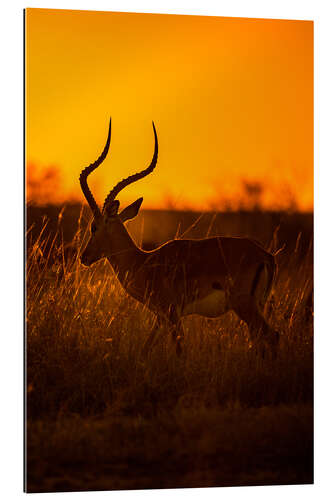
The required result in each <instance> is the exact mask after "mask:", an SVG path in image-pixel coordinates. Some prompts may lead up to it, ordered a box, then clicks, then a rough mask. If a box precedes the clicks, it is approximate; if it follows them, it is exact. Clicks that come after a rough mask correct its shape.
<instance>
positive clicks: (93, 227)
mask: <svg viewBox="0 0 333 500" xmlns="http://www.w3.org/2000/svg"><path fill="white" fill-rule="evenodd" d="M96 229H97V227H96V224H94V223H92V224H91V227H90V230H91V233H92V234H94V233H96Z"/></svg>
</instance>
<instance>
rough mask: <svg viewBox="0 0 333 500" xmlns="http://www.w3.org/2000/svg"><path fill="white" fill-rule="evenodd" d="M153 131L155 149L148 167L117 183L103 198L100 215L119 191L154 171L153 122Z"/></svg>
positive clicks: (156, 147) (155, 151)
mask: <svg viewBox="0 0 333 500" xmlns="http://www.w3.org/2000/svg"><path fill="white" fill-rule="evenodd" d="M153 130H154V137H155V149H154V155H153V159H152V161H151V163H150V165H149V167H147V168H145V169H144V170H142V171H141V172H138V173H137V174H133V175H130V176H129V177H126V179H123V180H122V181H120V182H118V184H116V186H115V187H114V188H113V189H111V191H110V192H109V194H108V195H107V197H106V198H105V201H104V205H103V210H102V213H104V211H105V209H106V208H107V206H108V205H109V204H110V203H112V201H114V199H115V198H116V196H117V195H118V194H119V193H120V191H122V190H123V189H124V188H125V187H126V186H129V185H130V184H132V183H133V182H136V181H138V180H139V179H142V178H143V177H146V175H148V174H150V173H151V172H152V171H153V170H154V168H155V167H156V163H157V156H158V141H157V134H156V129H155V125H154V122H153Z"/></svg>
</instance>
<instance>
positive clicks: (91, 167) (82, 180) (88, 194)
mask: <svg viewBox="0 0 333 500" xmlns="http://www.w3.org/2000/svg"><path fill="white" fill-rule="evenodd" d="M110 139H111V118H110V123H109V133H108V137H107V140H106V144H105V147H104V149H103V152H102V154H101V155H100V157H99V158H98V159H97V160H96V161H95V162H94V163H91V164H90V165H89V166H88V167H85V168H84V169H83V170H82V172H81V174H80V185H81V189H82V192H83V194H84V196H85V198H86V200H87V202H88V204H89V206H90V208H91V210H92V213H93V214H94V217H96V218H99V217H101V212H100V209H99V208H98V205H97V203H96V201H95V199H94V197H93V194H92V192H91V191H90V189H89V186H88V183H87V177H88V175H90V174H91V172H93V171H94V170H95V169H96V168H97V167H98V166H99V165H100V164H101V163H102V162H103V161H104V160H105V157H106V155H107V154H108V151H109V147H110Z"/></svg>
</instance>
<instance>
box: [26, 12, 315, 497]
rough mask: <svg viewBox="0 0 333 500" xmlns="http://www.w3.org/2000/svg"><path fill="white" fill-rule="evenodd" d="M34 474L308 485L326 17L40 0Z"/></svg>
mask: <svg viewBox="0 0 333 500" xmlns="http://www.w3.org/2000/svg"><path fill="white" fill-rule="evenodd" d="M24 17H25V19H24V24H25V181H26V184H25V201H26V212H25V235H26V236H25V249H26V255H25V264H26V270H25V283H26V293H25V314H26V317H25V348H26V349H25V490H26V491H27V492H69V491H96V490H135V489H160V488H199V487H200V488H203V487H225V486H229V487H230V486H272V485H291V484H311V483H312V482H313V22H312V21H293V20H274V19H247V18H224V17H208V16H206V17H204V16H202V17H199V16H180V15H159V14H134V13H133V14H131V13H118V12H94V11H73V10H51V9H30V8H29V9H26V11H25V13H24Z"/></svg>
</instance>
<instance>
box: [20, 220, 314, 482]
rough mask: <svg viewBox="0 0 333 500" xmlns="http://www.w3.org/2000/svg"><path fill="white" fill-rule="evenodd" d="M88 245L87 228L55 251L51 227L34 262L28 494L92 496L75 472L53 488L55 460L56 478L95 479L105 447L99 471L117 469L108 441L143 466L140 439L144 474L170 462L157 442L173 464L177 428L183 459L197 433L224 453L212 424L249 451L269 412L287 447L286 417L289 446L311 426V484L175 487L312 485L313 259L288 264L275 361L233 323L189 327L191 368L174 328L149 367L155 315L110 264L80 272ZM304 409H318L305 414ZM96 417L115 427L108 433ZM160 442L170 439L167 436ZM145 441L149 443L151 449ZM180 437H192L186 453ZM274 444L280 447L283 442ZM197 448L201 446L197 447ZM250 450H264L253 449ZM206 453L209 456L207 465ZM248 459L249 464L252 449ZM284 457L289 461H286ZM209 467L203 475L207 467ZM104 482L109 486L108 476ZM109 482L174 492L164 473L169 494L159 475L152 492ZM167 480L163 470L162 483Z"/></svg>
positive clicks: (204, 444) (195, 320) (270, 310)
mask: <svg viewBox="0 0 333 500" xmlns="http://www.w3.org/2000/svg"><path fill="white" fill-rule="evenodd" d="M82 234H83V232H82V228H81V221H79V224H78V231H77V233H76V235H75V236H74V239H73V241H72V242H71V244H70V245H65V244H64V243H63V241H62V240H61V232H60V230H59V232H58V234H57V235H56V236H55V237H54V239H53V241H50V239H49V238H50V237H49V236H47V224H46V225H45V227H44V228H43V229H42V231H41V233H40V235H39V237H38V238H37V239H36V241H35V242H33V244H32V245H30V246H29V249H28V253H27V262H26V263H27V288H26V293H27V296H26V315H27V329H26V341H27V416H28V435H27V438H28V441H27V442H28V489H29V488H30V491H56V490H67V489H85V487H84V483H82V484H81V483H80V481H81V480H80V477H81V476H80V474H78V475H77V479H76V482H75V481H74V482H73V481H72V479H73V471H72V474H71V478H72V479H70V480H64V479H63V469H62V471H61V473H59V474H60V476H61V478H62V479H61V480H59V477H58V482H56V483H52V481H51V482H50V472H47V470H46V469H45V467H44V466H45V463H44V462H43V460H44V461H45V460H46V461H51V462H52V463H53V464H54V465H55V467H56V466H57V465H59V464H60V463H62V460H63V457H64V456H67V462H68V461H69V462H70V463H71V464H72V465H73V463H75V464H77V463H81V469H82V470H85V467H88V465H89V464H90V465H89V467H91V468H92V469H94V466H93V465H92V462H93V460H92V461H91V458H89V457H90V453H91V450H95V455H96V453H97V451H96V447H98V446H100V448H98V449H99V452H98V453H99V455H101V456H102V458H100V459H99V460H101V461H103V463H105V461H109V462H110V460H111V458H110V453H111V450H109V451H108V452H106V450H105V449H104V447H103V433H104V435H105V439H106V442H108V440H109V445H111V444H112V443H113V444H112V446H113V448H112V453H111V454H112V460H111V462H112V463H114V461H115V460H116V458H115V457H117V456H118V459H119V460H120V462H121V461H122V460H125V461H127V462H128V460H129V458H128V456H127V455H126V452H124V448H125V449H127V452H128V453H129V455H130V457H132V458H131V459H132V460H133V456H132V455H131V453H132V451H133V450H132V448H131V446H132V445H130V444H129V443H130V441H131V439H134V437H133V436H135V439H134V442H135V446H134V451H133V453H134V456H135V457H136V458H135V459H134V463H135V464H136V465H135V466H134V465H133V467H134V469H135V468H137V465H138V463H140V460H139V459H138V455H140V453H141V455H140V456H141V460H142V456H143V457H144V459H145V460H146V462H145V463H148V462H149V460H151V456H150V455H151V454H153V455H154V457H155V461H156V460H158V457H157V456H160V455H159V453H158V451H157V450H155V448H154V452H153V451H152V448H151V445H149V446H148V444H147V442H148V441H147V442H146V440H147V439H148V437H149V436H155V437H154V439H156V442H160V441H161V440H162V441H163V439H165V441H163V442H162V441H161V442H160V444H159V446H160V454H162V455H163V453H166V450H165V445H166V443H168V446H167V448H168V449H169V447H170V443H171V441H170V439H171V438H170V436H172V435H173V431H172V429H173V428H176V429H178V434H177V432H176V434H177V436H178V437H177V438H175V441H174V448H172V450H173V451H172V453H175V454H176V455H177V459H179V454H181V450H182V449H183V448H185V449H187V450H188V452H189V450H190V449H192V447H193V446H194V444H193V436H192V437H191V430H190V429H191V425H194V428H195V429H197V430H196V431H195V432H198V429H201V432H202V433H203V436H204V437H202V439H201V438H200V439H201V441H200V444H199V445H198V446H199V448H198V449H200V450H206V451H207V449H211V448H212V447H213V448H214V433H211V431H209V430H207V429H206V425H208V426H209V425H212V429H215V430H214V432H215V435H216V436H217V437H218V436H220V437H221V439H222V437H223V439H224V440H225V439H227V443H228V446H231V447H233V446H234V445H235V446H236V443H237V446H240V443H239V438H236V437H235V436H236V434H237V429H239V432H240V435H242V436H243V438H244V439H245V441H246V442H247V441H248V440H249V437H248V436H247V431H248V428H247V425H245V421H246V418H245V417H244V415H248V417H247V418H253V415H254V413H253V411H255V409H259V408H270V410H269V413H268V414H269V415H271V417H270V419H268V420H269V425H271V426H272V429H273V428H275V431H274V432H275V434H274V432H273V430H272V432H273V434H274V435H275V436H277V435H279V436H280V437H279V438H278V439H281V435H283V428H282V429H279V432H278V434H276V428H277V426H278V417H277V415H280V416H281V415H282V417H281V422H283V421H284V419H285V420H286V423H285V429H286V436H288V438H287V437H286V436H285V439H286V440H287V441H288V439H289V438H290V439H292V440H295V435H294V427H293V425H292V424H291V423H290V422H292V421H293V419H295V418H299V419H300V420H298V422H299V423H300V425H301V426H302V425H303V424H304V422H305V421H306V424H304V425H305V426H306V429H305V430H304V429H303V431H304V432H303V431H302V432H303V438H302V439H303V444H304V443H306V446H307V453H308V455H307V457H308V458H307V466H306V471H307V472H306V473H305V472H304V467H303V468H302V467H301V470H302V474H303V475H302V474H301V473H300V472H299V473H298V475H297V474H296V473H295V474H296V475H295V474H294V476H295V477H294V476H292V478H290V477H289V476H288V479H287V476H285V478H284V479H283V478H282V477H280V476H279V477H280V479H279V480H278V479H277V476H276V475H275V476H274V478H271V479H269V475H268V476H267V474H266V475H264V476H263V477H262V478H261V479H262V481H263V482H261V479H260V477H259V476H258V475H257V480H255V479H253V478H252V479H251V480H250V479H249V478H248V479H247V480H246V478H245V479H244V474H243V472H242V473H240V474H239V478H238V479H239V480H237V477H238V476H237V477H236V476H235V475H234V474H231V476H230V474H229V476H228V474H227V475H226V476H225V480H224V481H223V478H221V476H220V475H219V474H217V477H216V474H215V475H214V474H213V476H214V477H213V476H212V477H211V480H207V481H205V480H204V477H203V476H202V475H201V476H200V480H199V479H198V477H197V476H196V477H197V480H196V481H195V480H194V479H193V478H192V479H188V481H187V483H186V481H184V477H183V478H182V480H181V481H180V479H178V480H177V479H176V476H175V475H174V476H171V478H170V481H169V483H167V484H168V485H169V487H170V485H171V486H177V485H178V486H179V485H182V486H193V485H194V486H195V485H219V484H229V483H230V484H231V483H235V484H255V483H256V481H257V484H263V483H265V484H271V483H273V484H276V481H278V482H279V481H280V482H284V481H287V482H288V481H289V482H298V481H303V482H311V480H312V479H311V471H310V469H311V466H309V463H310V462H311V459H310V458H309V456H310V455H311V451H310V455H309V450H310V449H311V442H312V434H311V428H312V427H311V423H310V422H311V414H312V412H311V407H312V401H313V335H312V312H311V307H310V306H309V301H308V297H309V294H310V292H311V286H312V262H311V257H310V254H309V255H307V256H306V257H305V258H303V259H302V260H301V261H300V260H299V258H298V255H297V249H296V250H295V252H294V254H293V255H290V256H289V257H288V259H287V265H285V266H284V268H282V269H281V272H280V279H279V280H278V282H277V283H276V285H275V288H274V289H273V293H272V296H271V299H270V302H269V304H268V306H267V310H266V315H267V316H268V320H269V321H270V322H271V323H272V324H273V325H274V327H275V329H277V330H279V331H280V333H281V342H280V346H279V351H278V355H277V358H276V359H275V360H273V359H271V358H269V357H266V358H262V356H261V355H260V354H258V352H257V350H256V346H255V345H252V344H251V342H250V340H249V337H248V331H247V327H246V325H245V324H243V323H241V322H240V321H239V319H238V318H237V317H236V316H235V315H234V314H233V313H228V314H227V315H226V316H224V317H222V318H220V319H217V320H208V319H204V318H200V317H196V316H191V317H188V318H186V319H185V320H184V328H185V341H184V344H185V352H184V355H183V356H182V357H180V358H178V357H177V355H176V352H175V347H174V345H173V343H172V339H171V335H170V334H169V332H168V331H165V330H163V329H161V331H160V332H159V339H158V342H157V343H156V345H155V346H154V347H153V349H152V350H151V352H150V353H149V354H148V355H146V356H144V355H143V354H142V346H143V344H144V342H145V340H146V337H147V336H148V334H149V331H150V329H151V328H152V326H153V321H154V317H153V314H152V313H151V312H149V311H148V310H147V309H146V308H145V307H144V306H143V305H142V304H139V303H137V302H135V301H134V300H133V299H131V298H130V297H129V296H127V294H126V293H125V291H124V290H123V289H122V288H121V286H120V285H119V283H118V281H117V279H116V277H115V276H114V274H113V271H112V269H111V267H110V265H109V264H108V262H106V261H100V262H98V263H96V264H95V265H93V266H92V267H90V268H85V267H83V266H82V265H81V264H80V260H79V254H80V249H81V247H82V244H83V240H84V236H82ZM281 408H290V411H289V413H288V411H287V413H286V410H281ZM304 408H305V409H306V410H304V412H303V413H302V409H304ZM257 411H259V410H257ZM260 411H261V413H260V415H261V416H262V418H263V420H260V419H259V420H258V422H257V423H256V424H255V425H254V424H253V425H254V428H255V429H256V431H254V430H253V429H252V431H251V432H257V433H258V432H259V438H258V439H259V441H260V440H261V439H263V437H262V430H260V425H261V424H260V422H261V423H262V422H263V421H265V422H266V420H267V413H262V410H260ZM267 411H268V410H267ZM228 412H229V413H228ZM230 412H231V413H230ZM251 412H252V413H251ZM281 412H282V413H281ZM251 415H252V417H251ZM258 415H259V414H258ZM263 415H264V416H263ZM286 415H287V416H288V417H286ZM96 418H97V419H101V420H100V421H101V422H103V423H102V424H99V425H97V424H96V420H94V419H96ZM191 418H192V420H191ZM244 418H245V421H244ZM302 418H303V420H302ZM304 418H305V420H304ZM309 418H310V420H309ZM92 419H93V420H92ZM105 419H106V420H105ZM265 419H266V420H265ZM191 421H192V424H191ZM231 421H232V422H233V423H232V425H231ZM59 422H61V424H60V425H59ZM84 422H85V424H83V423H84ZM93 422H95V423H93ZM119 422H123V424H120V423H119ZM172 422H174V424H172ZM175 422H176V423H175ZM222 422H223V426H226V425H227V428H228V429H229V431H230V430H232V432H231V435H232V436H233V437H230V432H229V431H228V432H229V433H228V432H227V431H226V430H224V431H223V432H222V431H221V425H222ZM237 422H238V424H237ZM302 422H303V424H302ZM210 423H211V424H210ZM266 423H267V422H266ZM257 424H258V425H257ZM237 425H238V427H237ZM85 426H86V427H85ZM112 426H116V428H118V427H119V426H120V427H121V430H120V431H119V432H120V436H121V437H120V436H119V440H120V441H119V442H118V441H117V440H116V444H115V443H114V442H113V441H114V439H115V438H112V439H111V438H110V436H109V431H108V430H107V429H109V428H114V427H112ZM88 428H89V432H88V431H87V429H88ZM223 428H224V427H223ZM84 429H86V430H84ZM158 429H160V431H158ZM179 429H181V430H179ZM204 429H205V431H204ZM291 429H293V431H291ZM299 430H300V427H299ZM159 432H160V436H164V438H163V439H162V438H161V437H160V438H157V437H156V435H158V434H159ZM221 432H222V434H221ZM264 434H265V432H264ZM266 434H267V433H266ZM139 435H142V441H140V438H139V437H138V436H139ZM52 436H53V437H52ZM107 436H109V437H107ZM166 436H168V438H166ZM180 436H183V438H184V436H185V438H184V439H185V444H184V442H183V441H182V439H181V438H180ZM245 436H247V437H246V438H245ZM51 438H52V439H53V441H52V439H51ZM266 438H267V436H266ZM266 438H265V439H266ZM45 439H46V442H48V445H46V444H45ZM50 439H51V441H50ZM110 439H111V441H110ZM47 440H49V441H47ZM85 440H86V441H85ZM186 440H187V441H186ZM272 440H273V441H272V443H273V442H274V438H273V437H272ZM50 442H51V443H52V445H51V444H50ZM194 442H196V443H197V444H198V442H197V440H196V438H195V439H194ZM251 442H252V441H251ZM293 442H294V441H293ZM97 443H99V444H98V446H97ZM140 443H141V445H140ZM186 443H187V444H186ZM190 443H191V444H190ZM233 443H234V444H233ZM297 443H298V446H300V448H299V449H298V452H296V455H297V453H298V455H297V456H298V457H299V462H297V463H298V464H302V457H303V455H304V453H305V451H304V449H303V448H302V445H301V443H300V442H298V441H297ZM289 444H290V443H289ZM248 446H250V447H251V446H252V447H253V443H252V444H249V445H248ZM286 446H287V445H286ZM293 446H294V447H295V443H294V445H293ZM304 446H305V444H304ZM126 447H127V448H126ZM78 449H80V450H85V452H84V453H86V455H87V457H88V458H87V460H86V461H84V460H83V462H82V460H81V459H82V457H81V459H80V460H79V458H78V451H77V450H78ZM251 449H252V448H251ZM295 449H297V446H296V448H295ZM52 450H53V451H52ZM55 450H56V451H55ZM129 450H132V451H129ZM149 450H150V451H149ZM206 451H203V452H202V453H203V455H205V453H206ZM243 451H244V450H243ZM192 452H193V450H192ZM271 452H272V450H271ZM98 453H97V454H98ZM124 453H125V458H124ZM149 453H150V455H149ZM169 453H170V450H169ZM221 453H222V451H221ZM237 453H238V455H237V456H238V460H240V456H241V454H242V453H241V451H240V449H239V450H238V452H237ZM244 453H245V455H244V456H245V457H246V456H247V455H246V452H244ZM249 453H250V452H249ZM117 454H118V455H117ZM273 454H274V453H273ZM99 455H98V456H99ZM287 455H288V454H287ZM149 456H150V458H149ZM200 456H201V455H200ZM282 456H285V455H283V453H282ZM43 457H44V458H43ZM288 457H289V455H288ZM160 459H161V456H160ZM147 460H148V462H147ZM285 460H286V459H285ZM309 460H310V462H309ZM287 461H288V460H287ZM296 461H297V460H296ZM127 462H126V463H127ZM245 462H246V460H245ZM43 463H44V466H43V465H42V464H43ZM237 463H238V461H237ZM29 464H30V465H29ZM243 465H244V464H243ZM67 466H68V463H67ZM29 467H30V468H29ZM43 467H44V468H43ZM89 467H88V468H89ZM191 467H193V464H192V465H191ZM200 467H201V469H202V467H203V465H202V464H201V466H200ZM212 467H213V469H214V467H215V466H212ZM244 467H246V464H245V465H244ZM295 467H296V466H295ZM201 469H200V470H201ZM213 469H212V470H213ZM296 469H297V467H296ZM103 470H104V469H103ZM288 470H289V469H288ZM297 470H298V469H297ZM29 471H30V472H29ZM242 471H243V469H242ZM309 471H310V472H309ZM29 474H30V476H29ZM59 474H58V476H59ZM82 474H83V473H82ZM94 474H95V476H96V474H97V475H98V473H97V472H96V471H95V472H94ZM105 474H106V473H105V470H104V472H103V480H102V479H101V478H99V480H96V481H93V482H92V488H93V489H94V488H95V489H103V488H117V487H119V488H123V487H158V485H159V484H161V485H163V484H165V483H163V480H162V476H163V471H162V469H161V473H160V475H159V477H160V479H159V481H160V482H158V481H157V483H156V481H155V483H154V481H153V480H152V476H151V475H149V474H148V476H149V478H150V479H149V480H148V481H146V482H145V481H143V482H142V481H141V482H140V481H136V482H135V481H134V482H127V483H126V481H125V480H123V479H121V477H122V474H121V473H120V472H119V474H118V475H117V474H116V473H115V471H114V470H112V474H111V473H110V475H109V476H110V478H112V480H111V479H110V480H108V479H107V478H108V475H106V476H105ZM156 474H157V473H156V471H155V477H156V478H157V476H158V474H157V475H156ZM193 474H194V473H193ZM51 475H52V474H51ZM74 475H75V474H74ZM83 475H84V474H83ZM153 476H154V474H153ZM208 476H209V474H208ZM172 477H174V481H173V482H172ZM177 477H178V476H177ZM209 477H210V476H209ZM227 477H229V479H230V477H231V479H230V482H229V483H228V480H227V479H226V478H227ZM29 478H30V479H29ZM67 479H68V478H67ZM29 481H30V482H29ZM45 481H46V482H45ZM59 481H60V482H59ZM64 481H65V482H64ZM66 481H67V482H66ZM68 481H69V482H68ZM161 481H162V482H161ZM198 481H199V482H198ZM237 481H238V482H237ZM251 481H252V482H251ZM29 484H30V486H29Z"/></svg>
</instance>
